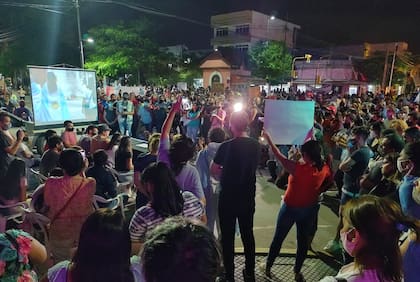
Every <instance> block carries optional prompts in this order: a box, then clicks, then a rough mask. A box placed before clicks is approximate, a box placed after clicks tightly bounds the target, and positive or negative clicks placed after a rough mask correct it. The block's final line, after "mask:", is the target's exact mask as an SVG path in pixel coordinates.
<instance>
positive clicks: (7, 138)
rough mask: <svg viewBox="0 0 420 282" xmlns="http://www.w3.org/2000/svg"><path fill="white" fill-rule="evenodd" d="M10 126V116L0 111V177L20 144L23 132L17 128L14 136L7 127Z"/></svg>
mask: <svg viewBox="0 0 420 282" xmlns="http://www.w3.org/2000/svg"><path fill="white" fill-rule="evenodd" d="M11 127H12V123H11V120H10V116H9V114H8V113H7V112H0V177H2V176H4V175H6V173H7V169H8V167H9V164H10V162H11V161H12V160H13V157H12V156H14V155H15V154H16V152H17V151H18V150H19V147H20V145H21V144H22V141H23V138H24V137H25V132H23V131H22V130H18V132H17V137H16V138H14V137H13V136H12V135H11V133H10V132H9V129H10V128H11Z"/></svg>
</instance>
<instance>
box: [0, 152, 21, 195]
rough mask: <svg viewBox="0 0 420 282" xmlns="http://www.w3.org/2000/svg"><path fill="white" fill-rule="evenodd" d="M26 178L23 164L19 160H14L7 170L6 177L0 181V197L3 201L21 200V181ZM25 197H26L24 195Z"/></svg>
mask: <svg viewBox="0 0 420 282" xmlns="http://www.w3.org/2000/svg"><path fill="white" fill-rule="evenodd" d="M22 177H26V166H25V162H24V161H23V160H21V159H18V158H16V159H14V160H13V161H12V162H11V163H10V164H9V168H8V169H7V172H6V175H5V176H4V177H3V179H0V181H1V183H2V185H0V195H1V197H2V198H3V199H4V200H14V199H15V200H18V201H20V200H21V196H22V195H21V189H20V188H21V186H20V185H21V180H22ZM24 196H25V197H26V195H24Z"/></svg>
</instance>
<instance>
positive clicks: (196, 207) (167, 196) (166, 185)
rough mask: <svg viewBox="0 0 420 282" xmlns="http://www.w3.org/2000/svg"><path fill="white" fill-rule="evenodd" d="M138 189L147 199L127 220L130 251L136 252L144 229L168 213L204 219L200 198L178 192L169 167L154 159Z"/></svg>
mask: <svg viewBox="0 0 420 282" xmlns="http://www.w3.org/2000/svg"><path fill="white" fill-rule="evenodd" d="M140 182H141V183H140V187H139V189H140V190H141V192H142V193H143V194H145V195H146V196H147V197H148V198H149V203H148V204H147V205H146V206H143V207H141V208H139V209H138V210H137V211H136V212H135V214H134V216H133V218H132V219H131V222H130V237H131V244H132V252H133V254H138V253H139V251H140V250H141V247H142V245H143V243H144V241H145V236H146V233H147V231H149V230H151V229H153V228H154V227H156V226H157V225H159V223H161V222H162V221H164V220H165V219H166V218H168V217H171V216H177V215H178V216H183V217H187V218H200V219H202V218H204V209H203V206H202V204H201V202H200V200H199V199H198V198H197V197H196V196H194V194H192V193H191V192H189V191H183V192H182V191H181V189H180V187H179V186H178V184H177V182H176V180H175V177H174V175H173V173H172V171H171V170H170V169H169V167H168V166H167V165H166V164H165V163H163V162H157V163H153V164H151V165H150V166H149V167H147V168H146V169H145V170H144V171H143V174H142V175H141V180H140Z"/></svg>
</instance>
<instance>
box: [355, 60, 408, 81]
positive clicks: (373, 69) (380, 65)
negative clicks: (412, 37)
mask: <svg viewBox="0 0 420 282" xmlns="http://www.w3.org/2000/svg"><path fill="white" fill-rule="evenodd" d="M385 56H386V54H385V53H384V52H376V53H375V54H373V56H372V57H370V58H367V59H364V60H359V61H356V67H357V69H358V70H359V71H360V72H361V73H363V74H364V76H365V77H366V79H367V81H368V82H370V83H373V84H378V85H379V84H381V83H382V78H383V75H384V67H385ZM412 60H413V59H412V56H411V55H410V54H408V53H407V54H403V55H399V56H397V57H396V59H395V66H394V73H393V75H392V84H399V85H403V84H404V83H405V79H406V74H407V72H408V71H409V69H410V68H411V67H412V65H413V63H412V62H411V61H412ZM391 64H392V53H389V55H388V67H387V73H386V77H385V86H387V85H388V81H389V76H390V72H391Z"/></svg>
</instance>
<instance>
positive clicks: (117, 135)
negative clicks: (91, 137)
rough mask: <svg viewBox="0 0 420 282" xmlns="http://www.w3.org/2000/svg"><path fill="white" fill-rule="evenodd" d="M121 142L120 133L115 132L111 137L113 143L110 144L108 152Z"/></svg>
mask: <svg viewBox="0 0 420 282" xmlns="http://www.w3.org/2000/svg"><path fill="white" fill-rule="evenodd" d="M120 141H121V134H120V133H118V132H115V133H114V134H113V135H112V137H111V141H110V142H109V144H108V148H107V150H110V149H111V148H112V147H114V146H115V145H119V144H120Z"/></svg>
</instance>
